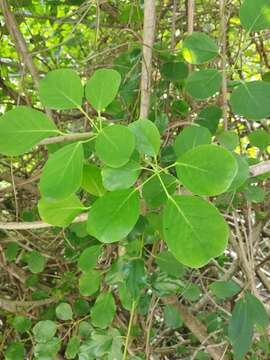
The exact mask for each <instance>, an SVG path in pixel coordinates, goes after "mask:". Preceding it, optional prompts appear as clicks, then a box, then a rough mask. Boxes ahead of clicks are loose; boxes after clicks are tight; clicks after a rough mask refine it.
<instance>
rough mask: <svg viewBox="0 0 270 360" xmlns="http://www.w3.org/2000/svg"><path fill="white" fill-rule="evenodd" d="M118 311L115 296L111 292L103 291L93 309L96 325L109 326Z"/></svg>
mask: <svg viewBox="0 0 270 360" xmlns="http://www.w3.org/2000/svg"><path fill="white" fill-rule="evenodd" d="M115 312H116V306H115V302H114V298H113V295H112V293H111V292H107V293H101V294H99V296H98V297H97V299H96V302H95V305H94V306H93V307H92V309H91V319H92V323H93V325H94V326H96V327H99V328H101V329H105V328H107V327H108V326H109V325H110V324H111V323H112V321H113V318H114V315H115Z"/></svg>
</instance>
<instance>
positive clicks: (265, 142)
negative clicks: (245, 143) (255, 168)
mask: <svg viewBox="0 0 270 360" xmlns="http://www.w3.org/2000/svg"><path fill="white" fill-rule="evenodd" d="M248 138H249V141H250V144H251V145H252V146H256V147H257V148H259V149H260V150H262V151H264V150H266V149H267V147H268V146H269V145H270V134H269V133H268V132H266V131H265V130H264V129H257V130H254V131H252V133H250V134H249V136H248Z"/></svg>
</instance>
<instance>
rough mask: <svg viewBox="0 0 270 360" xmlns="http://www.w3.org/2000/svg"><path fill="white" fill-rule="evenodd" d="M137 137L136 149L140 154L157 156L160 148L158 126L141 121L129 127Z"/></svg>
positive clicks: (148, 121) (147, 121) (150, 122)
mask: <svg viewBox="0 0 270 360" xmlns="http://www.w3.org/2000/svg"><path fill="white" fill-rule="evenodd" d="M129 129H130V130H131V131H132V132H133V134H134V135H135V137H136V148H137V150H138V151H139V153H140V154H144V155H149V156H156V155H157V154H158V153H159V148H160V134H159V131H158V128H157V127H156V125H155V124H154V123H153V122H152V121H150V120H147V119H139V120H137V121H134V122H133V123H131V124H130V125H129Z"/></svg>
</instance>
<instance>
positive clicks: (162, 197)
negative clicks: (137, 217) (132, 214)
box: [142, 174, 178, 208]
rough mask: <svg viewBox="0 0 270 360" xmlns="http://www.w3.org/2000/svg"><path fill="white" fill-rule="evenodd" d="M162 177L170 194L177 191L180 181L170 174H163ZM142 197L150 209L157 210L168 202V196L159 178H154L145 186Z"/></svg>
mask: <svg viewBox="0 0 270 360" xmlns="http://www.w3.org/2000/svg"><path fill="white" fill-rule="evenodd" d="M160 177H161V180H162V181H163V184H164V185H165V187H166V189H167V191H168V193H169V194H173V193H174V192H175V190H176V185H177V182H178V180H177V179H176V178H175V177H174V176H172V175H169V174H161V175H160ZM142 195H143V198H144V199H145V201H146V204H147V205H148V206H149V207H150V208H157V207H159V206H161V205H163V204H164V203H165V202H166V200H167V195H166V193H165V191H164V188H163V186H162V184H161V182H160V180H159V178H158V177H157V176H155V177H153V178H152V179H151V180H149V181H148V182H147V183H146V184H145V185H144V186H143V189H142Z"/></svg>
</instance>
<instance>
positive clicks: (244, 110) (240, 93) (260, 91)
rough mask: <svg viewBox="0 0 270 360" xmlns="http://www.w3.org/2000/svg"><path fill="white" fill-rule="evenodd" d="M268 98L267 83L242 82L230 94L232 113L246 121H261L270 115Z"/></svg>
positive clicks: (269, 95)
mask: <svg viewBox="0 0 270 360" xmlns="http://www.w3.org/2000/svg"><path fill="white" fill-rule="evenodd" d="M269 97H270V83H269V82H266V81H251V82H247V83H244V82H242V83H241V84H240V85H239V86H237V87H236V88H235V89H234V90H233V92H232V95H231V100H230V102H231V106H232V111H233V112H234V114H236V115H239V116H243V117H244V118H246V119H248V120H262V119H264V118H266V117H268V116H269V115H270V102H269V101H268V100H269Z"/></svg>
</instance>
